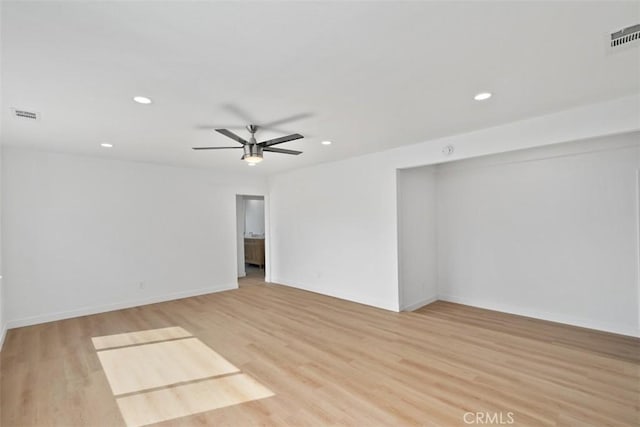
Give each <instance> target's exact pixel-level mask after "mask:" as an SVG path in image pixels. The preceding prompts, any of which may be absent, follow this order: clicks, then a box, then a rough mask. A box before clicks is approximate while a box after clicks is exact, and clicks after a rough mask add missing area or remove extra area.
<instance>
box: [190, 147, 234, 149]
mask: <svg viewBox="0 0 640 427" xmlns="http://www.w3.org/2000/svg"><path fill="white" fill-rule="evenodd" d="M192 148H193V149H194V150H226V149H228V148H230V149H237V148H242V147H192Z"/></svg>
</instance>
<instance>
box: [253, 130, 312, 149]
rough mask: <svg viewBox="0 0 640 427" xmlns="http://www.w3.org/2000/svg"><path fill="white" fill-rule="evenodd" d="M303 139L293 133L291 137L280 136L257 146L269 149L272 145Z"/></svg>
mask: <svg viewBox="0 0 640 427" xmlns="http://www.w3.org/2000/svg"><path fill="white" fill-rule="evenodd" d="M300 138H304V136H302V135H300V134H299V133H294V134H292V135H287V136H281V137H280V138H274V139H269V140H267V141H262V142H259V143H258V145H262V146H263V147H271V146H272V145H276V144H282V143H283V142H289V141H295V140H296V139H300Z"/></svg>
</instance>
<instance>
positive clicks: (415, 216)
mask: <svg viewBox="0 0 640 427" xmlns="http://www.w3.org/2000/svg"><path fill="white" fill-rule="evenodd" d="M397 185H398V190H397V191H398V288H399V298H400V309H401V310H407V311H411V310H415V309H417V308H419V307H422V306H423V305H426V304H428V303H430V302H433V301H435V300H436V299H437V298H438V271H437V268H438V264H437V234H436V233H437V220H436V211H437V209H436V167H435V166H424V167H420V168H411V169H401V170H398V176H397Z"/></svg>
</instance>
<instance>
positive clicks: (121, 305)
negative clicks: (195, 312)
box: [6, 282, 238, 329]
mask: <svg viewBox="0 0 640 427" xmlns="http://www.w3.org/2000/svg"><path fill="white" fill-rule="evenodd" d="M237 288H238V283H237V282H234V283H228V284H225V285H221V286H215V287H211V288H201V289H193V290H189V291H182V292H173V293H170V294H163V295H157V296H153V297H148V298H143V299H139V300H131V301H123V302H117V303H113V304H105V305H98V306H91V307H82V308H79V309H76V310H69V311H59V312H56V313H49V314H43V315H39V316H31V317H24V318H22V319H14V320H10V321H8V322H7V324H6V329H13V328H20V327H23V326H31V325H37V324H40V323H47V322H54V321H56V320H63V319H71V318H73V317H81V316H88V315H91V314H98V313H106V312H108V311H114V310H122V309H125V308H131V307H138V306H141V305H148V304H156V303H159V302H166V301H172V300H177V299H182V298H189V297H195V296H198V295H205V294H212V293H216V292H222V291H229V290H231V289H237Z"/></svg>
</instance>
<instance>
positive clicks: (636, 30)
mask: <svg viewBox="0 0 640 427" xmlns="http://www.w3.org/2000/svg"><path fill="white" fill-rule="evenodd" d="M636 40H640V24H636V25H633V26H631V27H627V28H624V29H622V30H620V31H616V32H615V33H611V47H618V46H622V45H624V44H627V43H630V42H632V41H636Z"/></svg>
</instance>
